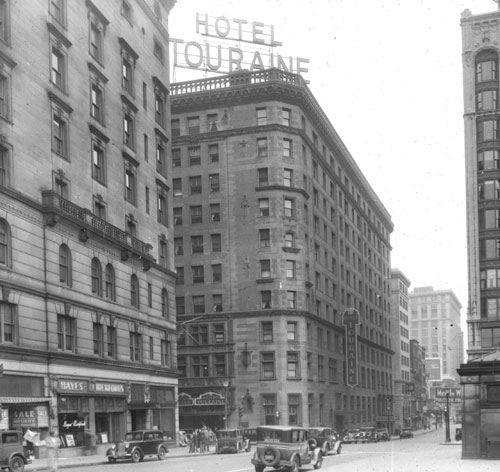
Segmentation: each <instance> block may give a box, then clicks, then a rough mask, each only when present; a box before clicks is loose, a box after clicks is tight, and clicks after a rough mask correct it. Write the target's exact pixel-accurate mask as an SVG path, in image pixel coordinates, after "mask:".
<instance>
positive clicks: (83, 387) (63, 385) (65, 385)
mask: <svg viewBox="0 0 500 472" xmlns="http://www.w3.org/2000/svg"><path fill="white" fill-rule="evenodd" d="M57 390H58V391H60V392H62V391H64V392H78V393H81V392H88V390H89V384H88V382H87V381H86V380H69V379H59V380H58V384H57Z"/></svg>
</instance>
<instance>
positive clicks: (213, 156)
mask: <svg viewBox="0 0 500 472" xmlns="http://www.w3.org/2000/svg"><path fill="white" fill-rule="evenodd" d="M208 155H209V157H210V162H219V145H218V144H209V145H208Z"/></svg>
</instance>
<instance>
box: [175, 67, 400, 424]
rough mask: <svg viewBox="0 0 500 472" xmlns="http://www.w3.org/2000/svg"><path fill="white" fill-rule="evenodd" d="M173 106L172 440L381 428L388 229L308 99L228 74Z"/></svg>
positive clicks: (387, 352)
mask: <svg viewBox="0 0 500 472" xmlns="http://www.w3.org/2000/svg"><path fill="white" fill-rule="evenodd" d="M171 103H172V140H173V142H172V161H173V180H172V188H173V199H174V202H173V207H174V208H173V216H174V222H175V223H174V224H175V226H174V230H175V240H174V245H175V254H176V271H177V276H178V278H177V286H176V306H177V314H178V321H179V331H180V333H181V337H180V338H179V356H178V362H179V369H180V376H181V377H180V379H179V406H180V410H179V417H180V424H181V427H184V428H192V427H197V426H201V425H202V424H207V425H209V426H211V427H221V426H224V425H225V424H227V425H229V426H236V425H238V424H240V425H242V426H247V427H250V428H251V427H255V426H256V425H258V424H276V423H282V424H291V425H293V424H296V425H304V426H307V425H320V424H328V425H331V426H333V427H335V428H336V429H337V430H338V431H342V430H344V429H347V428H353V427H359V426H366V425H370V426H373V425H376V424H378V425H380V426H381V427H384V426H386V424H387V415H386V413H385V412H386V410H385V400H386V396H387V392H388V391H390V387H389V386H390V385H391V384H392V355H393V345H392V339H391V320H390V296H391V294H390V254H391V246H390V234H391V232H392V230H393V225H392V222H391V218H390V215H389V213H388V212H387V210H386V209H385V208H384V206H383V204H382V203H381V202H380V200H379V198H378V197H377V195H376V194H375V192H374V191H373V189H372V188H371V187H370V184H369V183H368V181H367V180H366V178H365V177H364V176H363V174H362V172H361V171H360V169H359V168H358V166H357V164H356V162H355V161H354V159H353V157H352V156H351V155H350V153H349V151H348V150H347V148H346V146H345V145H344V143H343V142H342V141H341V139H340V137H339V136H338V134H337V133H336V131H335V129H334V128H333V126H332V124H331V123H330V121H329V120H328V118H327V116H326V115H325V113H324V112H323V110H322V109H321V107H320V105H319V103H318V102H317V101H316V100H315V98H314V96H313V95H312V93H311V91H310V90H309V88H308V86H307V85H306V83H305V82H304V80H303V79H302V78H301V77H300V76H299V75H295V74H292V73H289V72H284V71H281V70H278V69H269V70H262V71H254V72H248V71H239V72H235V73H232V74H230V75H227V76H221V77H215V78H209V79H202V80H194V81H189V82H182V83H175V84H172V88H171ZM348 308H349V309H351V310H349V313H350V314H352V315H353V316H354V317H353V318H349V320H346V322H348V323H349V324H350V326H351V327H352V328H353V330H351V331H350V336H349V337H346V336H345V332H346V326H345V325H344V324H343V314H344V312H345V311H346V310H347V309H348ZM352 309H355V310H356V311H357V312H359V320H357V319H356V312H355V311H354V310H352ZM356 321H359V323H356ZM346 347H347V349H349V352H350V357H349V364H347V358H346ZM348 367H349V370H348Z"/></svg>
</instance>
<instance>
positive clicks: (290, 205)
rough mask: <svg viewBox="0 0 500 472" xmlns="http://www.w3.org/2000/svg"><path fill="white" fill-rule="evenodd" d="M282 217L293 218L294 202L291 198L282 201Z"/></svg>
mask: <svg viewBox="0 0 500 472" xmlns="http://www.w3.org/2000/svg"><path fill="white" fill-rule="evenodd" d="M283 202H284V216H285V217H287V218H295V202H294V200H292V199H291V198H285V199H284V201H283Z"/></svg>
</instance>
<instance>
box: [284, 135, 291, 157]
mask: <svg viewBox="0 0 500 472" xmlns="http://www.w3.org/2000/svg"><path fill="white" fill-rule="evenodd" d="M283 157H285V158H291V157H293V153H292V140H291V139H283Z"/></svg>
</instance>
